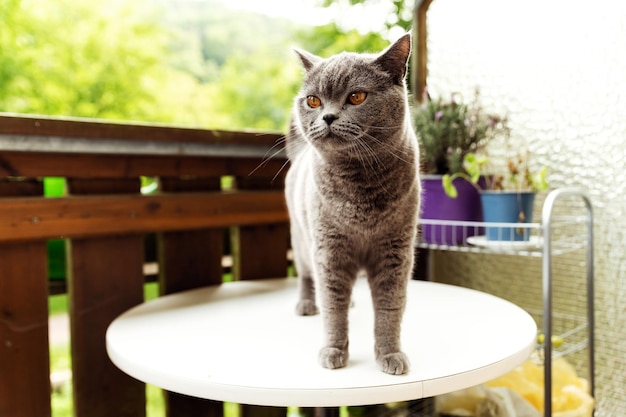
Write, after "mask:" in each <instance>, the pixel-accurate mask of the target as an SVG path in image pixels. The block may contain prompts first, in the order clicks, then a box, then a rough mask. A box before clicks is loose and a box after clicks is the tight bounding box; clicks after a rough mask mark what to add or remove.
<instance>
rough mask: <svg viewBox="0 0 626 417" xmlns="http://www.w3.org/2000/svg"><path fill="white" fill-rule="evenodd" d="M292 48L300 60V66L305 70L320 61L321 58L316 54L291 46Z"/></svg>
mask: <svg viewBox="0 0 626 417" xmlns="http://www.w3.org/2000/svg"><path fill="white" fill-rule="evenodd" d="M293 50H294V51H295V52H296V53H297V54H298V56H299V57H300V61H302V66H303V67H304V69H305V70H307V71H309V70H310V69H311V68H312V67H313V66H314V65H315V64H316V63H318V62H320V61H321V60H322V58H320V57H319V56H317V55H313V54H312V53H310V52H307V51H304V50H302V49H298V48H293Z"/></svg>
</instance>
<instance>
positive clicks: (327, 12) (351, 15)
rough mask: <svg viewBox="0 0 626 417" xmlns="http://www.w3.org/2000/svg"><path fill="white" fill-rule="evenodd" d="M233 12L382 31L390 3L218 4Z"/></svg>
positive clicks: (245, 0) (271, 0)
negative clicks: (250, 12)
mask: <svg viewBox="0 0 626 417" xmlns="http://www.w3.org/2000/svg"><path fill="white" fill-rule="evenodd" d="M221 1H223V3H224V4H225V5H226V6H228V7H230V8H233V9H244V10H250V11H255V12H258V13H262V14H265V15H268V16H271V17H283V18H287V19H290V20H293V21H295V22H299V23H303V24H309V25H321V24H325V23H329V22H333V21H334V22H336V23H337V24H338V25H340V26H341V27H343V28H356V29H358V30H359V31H362V32H370V31H372V32H373V31H383V30H384V29H385V20H386V19H387V17H388V16H389V7H390V2H386V1H379V2H375V3H374V4H368V6H367V7H365V6H363V5H355V6H351V7H349V8H348V7H345V6H344V5H343V3H342V4H341V5H340V4H337V3H334V4H333V5H331V6H330V7H327V8H324V7H320V6H319V3H320V2H319V0H317V1H316V0H264V1H258V0H221Z"/></svg>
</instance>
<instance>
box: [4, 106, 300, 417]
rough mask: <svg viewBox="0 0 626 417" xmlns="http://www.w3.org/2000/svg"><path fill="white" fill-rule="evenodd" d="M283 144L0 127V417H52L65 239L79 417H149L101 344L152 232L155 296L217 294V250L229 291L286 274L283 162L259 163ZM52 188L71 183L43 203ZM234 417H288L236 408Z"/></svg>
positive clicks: (66, 125) (136, 283)
mask: <svg viewBox="0 0 626 417" xmlns="http://www.w3.org/2000/svg"><path fill="white" fill-rule="evenodd" d="M278 139H279V135H277V134H262V135H260V134H256V133H246V132H222V131H210V130H195V129H183V128H174V127H162V126H152V125H150V126H148V125H132V124H115V123H102V122H93V121H84V120H64V119H53V118H43V117H17V116H12V115H0V416H2V417H16V416H20V417H31V416H32V417H45V416H50V415H51V406H50V380H49V374H50V370H49V362H50V361H49V353H48V352H49V347H48V306H47V302H48V267H47V246H46V242H47V240H49V239H55V238H66V239H67V252H68V253H67V282H68V295H69V300H70V306H71V308H70V328H71V352H72V367H73V369H72V371H73V390H74V409H75V415H77V416H79V417H100V416H102V417H104V416H107V417H110V416H116V417H117V416H133V417H135V416H144V415H145V387H144V385H143V384H142V383H140V382H138V381H136V380H134V379H132V378H130V377H128V376H126V375H125V374H123V373H122V372H120V371H119V370H117V369H116V368H115V366H114V365H113V364H112V363H111V362H110V361H109V359H108V357H107V355H106V352H105V342H104V338H105V331H106V328H107V326H108V325H109V323H110V322H111V321H112V320H113V319H114V318H115V317H116V316H118V315H119V314H121V313H122V312H124V311H125V310H127V309H128V308H130V307H133V306H134V305H136V304H139V303H141V302H142V301H143V284H144V275H143V265H144V262H145V258H144V248H143V246H144V237H145V235H146V234H153V233H156V234H157V241H158V259H157V262H158V265H159V283H160V285H159V288H160V292H161V294H167V293H173V292H177V291H182V290H186V289H190V288H194V287H199V286H204V285H208V284H218V283H220V282H221V281H222V273H223V269H222V259H223V256H224V247H225V246H228V247H229V249H230V255H232V259H233V267H232V271H233V274H234V276H235V279H257V278H265V277H277V276H285V274H286V270H287V259H286V253H287V249H288V217H287V213H286V208H285V204H284V197H283V178H284V175H283V174H284V172H285V169H284V168H285V167H284V165H285V158H284V155H282V154H281V153H278V154H277V155H275V156H274V157H273V158H271V159H269V160H266V159H267V157H268V156H270V155H272V154H273V153H274V152H275V151H278V149H276V148H273V146H274V145H275V143H276V141H277V140H278ZM264 161H265V162H264ZM48 176H58V177H64V178H66V179H67V195H66V196H64V197H58V198H46V197H44V195H43V186H42V178H43V177H48ZM141 176H147V177H158V179H159V184H160V189H159V191H158V192H157V193H154V194H150V195H142V194H141V192H140V188H141V186H140V177H141ZM225 177H228V178H229V184H232V185H229V187H228V188H229V189H228V190H226V189H223V188H224V187H223V183H224V178H225ZM225 230H230V234H229V235H227V236H230V241H229V242H228V241H227V243H228V244H227V245H225V244H224V241H225V239H224V236H225V232H224V231H225ZM216 337H220V335H216ZM166 406H167V407H166V408H167V413H168V416H221V415H222V409H223V408H222V405H221V404H220V403H217V402H214V401H209V400H198V399H192V398H189V397H185V396H181V395H174V394H168V395H167V396H166ZM242 414H243V415H271V416H275V415H283V416H284V415H285V414H286V413H285V410H284V409H282V410H281V409H267V408H248V407H244V409H243V411H242Z"/></svg>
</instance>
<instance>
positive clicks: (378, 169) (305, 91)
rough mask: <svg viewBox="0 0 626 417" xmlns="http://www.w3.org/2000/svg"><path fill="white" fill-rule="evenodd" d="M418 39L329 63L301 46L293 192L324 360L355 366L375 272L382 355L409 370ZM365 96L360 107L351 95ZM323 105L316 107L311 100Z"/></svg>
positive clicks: (295, 236)
mask: <svg viewBox="0 0 626 417" xmlns="http://www.w3.org/2000/svg"><path fill="white" fill-rule="evenodd" d="M410 50H411V38H410V35H409V34H407V35H405V36H403V37H402V38H401V39H399V40H398V41H397V42H396V43H394V44H393V45H392V46H390V47H389V48H388V49H386V50H385V51H384V52H382V53H381V54H378V55H370V54H355V53H345V52H344V53H342V54H339V55H335V56H333V57H330V58H328V59H322V58H320V57H317V56H315V55H312V54H310V53H308V52H304V51H297V52H298V54H299V56H300V58H301V61H302V64H303V66H304V69H305V79H304V82H303V85H302V89H301V91H300V93H299V94H298V96H297V97H296V99H295V104H294V110H293V115H292V121H291V128H290V132H289V134H288V135H287V153H288V156H289V159H290V161H291V168H290V170H289V172H288V174H287V178H286V197H287V204H288V207H289V212H290V217H291V236H292V244H293V248H294V257H295V263H296V268H297V271H298V275H299V280H300V290H299V291H300V301H299V302H298V304H297V307H296V310H297V313H298V314H301V315H312V314H317V313H318V307H317V303H316V294H315V290H316V288H317V290H318V291H319V300H320V302H321V310H322V316H323V320H324V329H325V336H326V340H325V345H324V347H323V348H322V350H321V351H320V353H319V362H320V364H321V365H322V366H324V367H326V368H330V369H334V368H340V367H343V366H346V365H347V362H348V308H349V306H350V296H351V292H352V286H353V284H354V282H355V279H356V276H357V274H358V273H360V272H362V271H363V272H365V273H366V274H367V277H368V282H369V285H370V289H371V294H372V300H373V305H374V309H375V325H374V326H375V329H374V334H375V354H376V361H377V363H378V365H379V367H380V368H381V370H382V371H384V372H386V373H390V374H403V373H406V372H407V371H408V368H409V362H408V358H407V357H406V355H405V354H404V353H403V352H402V351H401V349H400V327H401V321H402V315H403V312H404V306H405V300H406V285H407V280H408V279H409V278H410V275H411V271H412V268H413V252H414V249H413V245H414V241H415V234H416V228H417V216H418V213H419V195H420V185H419V179H418V162H417V161H418V145H417V140H416V138H415V134H414V133H413V129H412V127H411V122H410V118H409V108H408V98H407V92H406V86H405V82H404V79H405V76H406V68H407V60H408V58H409V55H410ZM355 92H365V93H367V96H366V99H365V101H364V102H363V103H361V104H359V105H353V104H350V102H349V101H348V97H349V95H350V94H351V93H355ZM309 96H315V97H318V98H319V99H320V100H321V105H320V106H319V107H317V108H312V107H311V106H309V105H308V104H307V97H309Z"/></svg>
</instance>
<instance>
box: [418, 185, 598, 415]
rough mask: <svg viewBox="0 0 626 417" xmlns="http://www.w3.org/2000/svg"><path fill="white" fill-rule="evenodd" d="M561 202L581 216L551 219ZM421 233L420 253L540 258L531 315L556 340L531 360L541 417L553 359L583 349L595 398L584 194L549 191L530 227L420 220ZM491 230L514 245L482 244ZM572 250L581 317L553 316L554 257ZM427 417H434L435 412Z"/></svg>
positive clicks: (589, 226) (548, 403)
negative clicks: (582, 288)
mask: <svg viewBox="0 0 626 417" xmlns="http://www.w3.org/2000/svg"><path fill="white" fill-rule="evenodd" d="M563 198H570V199H580V201H581V202H582V203H583V205H584V215H582V216H571V215H568V216H557V215H555V210H554V209H555V205H556V203H557V202H558V201H559V200H561V199H563ZM581 225H582V226H583V227H584V228H585V232H584V233H581V232H580V230H581V227H580V226H581ZM576 226H578V227H576ZM420 229H421V233H420V237H419V238H418V240H417V243H416V246H417V247H419V248H424V249H434V250H445V251H457V252H477V253H491V254H503V255H516V256H531V257H538V258H541V259H542V276H543V284H542V285H543V289H542V292H543V294H542V298H543V300H542V301H543V310H542V311H531V312H530V313H531V315H533V316H534V317H535V320H536V321H537V323H538V325H539V326H540V328H541V331H540V332H539V333H540V334H543V335H555V334H556V338H557V340H556V342H555V341H554V340H553V339H552V336H546V337H544V338H543V340H539V341H538V344H537V353H536V355H535V356H536V358H535V359H536V360H537V361H538V362H540V363H541V364H543V365H544V367H543V368H544V381H545V383H544V398H545V399H546V400H545V408H544V416H545V417H549V416H552V361H553V360H555V359H556V358H558V357H561V356H565V355H570V354H573V353H576V352H579V351H582V350H583V349H587V351H588V366H589V369H588V371H589V382H590V394H591V395H592V396H593V395H594V388H595V387H594V385H595V383H594V374H595V370H594V355H595V352H594V350H595V349H594V327H595V325H594V304H593V300H594V286H593V276H594V268H593V265H594V260H593V210H592V206H591V201H590V199H589V198H588V197H587V195H585V193H583V192H581V191H579V190H573V189H557V190H554V191H552V192H551V193H550V194H549V195H548V196H547V198H546V200H545V202H544V205H543V210H542V213H541V220H540V221H539V222H535V223H485V222H474V221H456V220H439V219H421V220H420ZM494 230H495V233H496V235H497V236H498V237H500V238H502V237H503V236H513V235H516V236H518V238H519V240H489V239H487V238H486V237H485V235H486V232H487V231H491V233H492V234H493V233H494ZM576 250H584V251H585V266H586V287H587V291H586V293H587V314H586V317H581V316H573V315H568V314H562V313H558V312H554V311H553V303H552V284H553V276H552V274H553V272H552V262H553V257H554V256H558V255H562V254H565V253H569V252H572V251H576ZM555 331H556V332H555ZM538 339H541V338H538ZM426 411H429V410H426ZM408 415H412V414H408ZM417 415H419V414H417ZM422 415H428V414H422ZM430 415H434V412H432V413H431V414H430Z"/></svg>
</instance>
